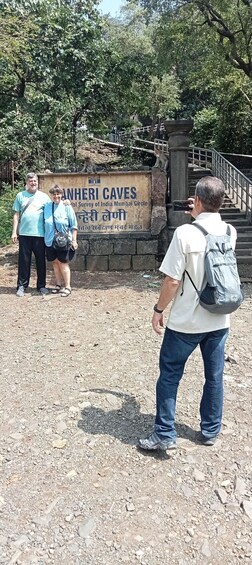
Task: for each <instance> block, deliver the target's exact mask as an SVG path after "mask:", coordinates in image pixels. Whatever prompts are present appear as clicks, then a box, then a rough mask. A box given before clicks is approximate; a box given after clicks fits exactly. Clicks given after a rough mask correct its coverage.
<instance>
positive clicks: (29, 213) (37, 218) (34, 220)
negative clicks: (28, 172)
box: [13, 190, 50, 237]
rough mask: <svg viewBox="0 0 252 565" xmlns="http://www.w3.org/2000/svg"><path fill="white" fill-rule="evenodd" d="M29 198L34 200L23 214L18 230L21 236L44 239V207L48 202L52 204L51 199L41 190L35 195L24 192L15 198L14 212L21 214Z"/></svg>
mask: <svg viewBox="0 0 252 565" xmlns="http://www.w3.org/2000/svg"><path fill="white" fill-rule="evenodd" d="M29 198H32V199H33V200H32V202H31V204H30V205H29V206H28V208H26V210H25V211H24V213H23V214H22V217H21V220H20V224H19V228H18V232H19V235H29V236H37V237H44V206H45V204H46V202H50V198H49V196H47V194H45V193H44V192H41V190H37V191H36V192H35V194H32V193H31V192H28V191H27V190H23V191H22V192H19V193H18V194H17V196H16V198H15V202H14V204H13V210H14V212H19V214H20V213H21V212H22V210H23V209H24V207H25V205H26V204H27V202H28V200H29Z"/></svg>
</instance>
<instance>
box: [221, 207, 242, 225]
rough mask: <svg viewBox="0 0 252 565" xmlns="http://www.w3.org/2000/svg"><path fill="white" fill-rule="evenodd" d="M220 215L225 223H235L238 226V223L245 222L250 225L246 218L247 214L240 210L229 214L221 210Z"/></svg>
mask: <svg viewBox="0 0 252 565" xmlns="http://www.w3.org/2000/svg"><path fill="white" fill-rule="evenodd" d="M220 215H221V217H222V219H223V220H225V222H230V223H231V224H232V223H233V221H234V222H235V224H238V222H241V224H242V223H243V222H244V221H245V222H247V224H248V225H249V223H248V220H247V218H246V214H245V213H243V212H239V210H237V212H229V211H226V210H223V209H222V208H221V209H220Z"/></svg>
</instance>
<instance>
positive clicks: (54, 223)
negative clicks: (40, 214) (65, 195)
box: [52, 202, 59, 231]
mask: <svg viewBox="0 0 252 565" xmlns="http://www.w3.org/2000/svg"><path fill="white" fill-rule="evenodd" d="M52 217H53V225H54V229H55V231H59V230H57V226H56V222H55V217H54V202H52Z"/></svg>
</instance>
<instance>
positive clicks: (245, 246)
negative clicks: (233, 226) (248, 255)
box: [236, 236, 252, 250]
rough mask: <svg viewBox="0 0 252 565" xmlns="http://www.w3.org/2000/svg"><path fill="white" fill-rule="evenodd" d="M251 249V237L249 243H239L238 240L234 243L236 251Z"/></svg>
mask: <svg viewBox="0 0 252 565" xmlns="http://www.w3.org/2000/svg"><path fill="white" fill-rule="evenodd" d="M250 248H251V249H252V236H251V238H250V241H247V240H246V241H240V240H239V239H237V241H236V249H239V250H240V249H250Z"/></svg>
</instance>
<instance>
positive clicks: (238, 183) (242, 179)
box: [188, 147, 252, 224]
mask: <svg viewBox="0 0 252 565" xmlns="http://www.w3.org/2000/svg"><path fill="white" fill-rule="evenodd" d="M188 162H189V163H191V164H193V165H196V166H198V167H200V168H205V169H210V170H211V172H212V174H213V175H214V176H216V177H218V178H220V179H221V180H222V181H223V183H224V185H225V188H226V193H227V195H228V196H229V198H231V200H232V202H233V203H234V204H235V205H236V206H239V208H240V210H241V211H242V212H245V214H246V216H247V219H248V221H249V222H250V224H252V181H251V180H250V179H249V178H248V177H246V176H245V175H244V174H243V173H241V172H240V171H239V170H238V169H237V168H236V167H235V166H234V165H232V163H230V161H228V160H227V159H225V157H223V156H222V155H221V154H220V153H218V151H216V150H215V149H204V148H200V147H190V149H189V152H188Z"/></svg>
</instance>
